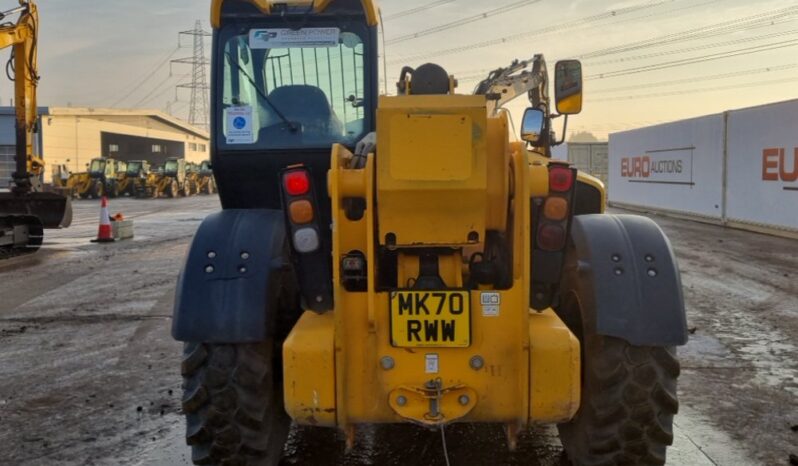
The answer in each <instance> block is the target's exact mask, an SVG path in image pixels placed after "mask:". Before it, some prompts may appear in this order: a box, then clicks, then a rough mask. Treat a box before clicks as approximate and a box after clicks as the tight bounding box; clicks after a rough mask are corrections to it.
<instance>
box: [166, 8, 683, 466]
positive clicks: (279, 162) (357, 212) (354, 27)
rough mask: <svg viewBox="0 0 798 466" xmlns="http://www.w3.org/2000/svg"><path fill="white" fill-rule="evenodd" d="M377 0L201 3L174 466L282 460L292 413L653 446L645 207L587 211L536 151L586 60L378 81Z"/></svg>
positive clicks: (577, 98)
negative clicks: (204, 15) (203, 51)
mask: <svg viewBox="0 0 798 466" xmlns="http://www.w3.org/2000/svg"><path fill="white" fill-rule="evenodd" d="M379 18H380V14H379V10H378V9H377V6H376V4H375V3H374V2H373V1H372V0H316V1H313V2H311V1H309V0H305V1H302V0H298V1H292V2H270V1H268V0H262V1H261V0H238V1H237V0H214V1H213V2H212V25H213V28H214V45H213V55H212V57H213V58H212V73H213V77H214V85H213V86H212V91H211V95H212V98H211V107H212V115H213V118H212V131H211V135H212V136H211V148H212V149H211V150H212V163H213V172H214V176H215V179H216V180H217V182H218V187H219V195H220V198H221V203H222V210H221V211H220V212H218V213H216V214H212V215H210V216H209V217H208V218H206V219H205V220H204V221H203V223H202V224H201V226H200V228H199V230H198V231H197V233H196V235H195V237H194V240H193V242H192V245H191V247H190V249H189V252H188V256H187V258H186V262H185V265H184V267H183V269H182V271H181V274H180V277H179V279H178V284H177V291H176V300H175V308H174V319H173V323H172V325H173V326H172V335H173V337H174V338H175V339H177V340H179V341H182V342H184V355H183V360H182V364H181V372H182V376H183V400H182V408H183V411H184V413H185V415H186V427H187V431H186V441H187V443H188V444H189V445H190V446H191V450H192V460H193V462H194V463H195V464H259V465H261V464H266V465H276V464H278V462H279V459H280V456H281V452H282V448H283V443H284V441H285V439H286V435H287V431H288V428H289V424H290V422H291V421H293V422H294V423H296V424H299V425H307V426H315V427H328V428H330V429H337V430H338V431H340V432H342V433H343V436H342V437H343V438H344V439H345V442H346V446H347V447H348V448H352V447H353V446H354V441H355V439H356V437H357V435H358V430H359V429H360V427H361V426H363V425H364V424H390V423H409V424H415V425H421V426H425V427H428V428H430V429H436V430H440V431H441V434H442V436H443V439H444V440H445V434H446V430H445V429H446V427H447V426H449V425H451V424H452V423H472V424H475V425H486V424H500V425H502V426H504V430H505V432H506V437H507V447H508V448H509V449H511V450H512V449H514V448H515V447H516V444H517V443H516V442H517V438H518V435H519V434H520V433H521V432H523V431H524V430H525V429H527V428H528V427H529V426H531V425H533V424H541V423H547V424H556V426H557V428H558V431H559V435H560V439H561V441H562V445H563V447H564V451H565V454H566V455H567V457H568V458H569V460H570V461H571V462H572V463H573V464H576V465H594V464H641V465H648V464H659V465H661V464H664V463H665V459H666V448H667V446H668V445H670V444H671V442H672V440H673V430H672V424H673V416H674V414H675V413H676V411H677V407H678V401H677V398H676V380H677V377H678V374H679V363H678V360H677V358H676V352H675V347H676V346H678V345H682V344H684V343H685V342H686V339H687V332H686V325H685V312H684V304H683V297H682V289H681V284H680V278H679V271H678V267H677V264H676V260H675V258H674V254H673V251H672V249H671V246H670V244H669V242H668V240H667V238H666V237H665V235H664V234H663V232H662V230H661V229H660V228H659V227H658V226H657V225H656V224H655V223H654V222H652V221H651V220H649V219H647V218H643V217H638V216H629V215H610V214H607V213H605V212H604V206H605V200H606V199H605V198H606V194H605V190H604V187H603V185H602V183H601V182H600V181H598V180H597V179H595V178H593V177H591V176H588V175H586V174H584V173H580V172H578V171H577V170H576V169H574V168H573V167H572V166H570V165H569V164H567V163H564V162H559V161H555V160H552V159H551V157H550V156H551V147H552V146H554V145H557V144H560V143H562V139H558V138H557V137H556V134H555V132H554V127H555V126H558V125H556V123H557V120H558V119H559V120H560V121H562V134H564V133H565V127H566V125H567V119H568V118H569V116H570V115H575V114H578V113H579V112H580V111H581V108H582V98H583V83H582V69H581V64H580V63H579V62H578V61H572V60H566V61H560V62H558V63H556V64H555V66H554V72H553V83H550V81H549V72H548V69H547V65H546V62H545V60H544V58H543V56H542V55H536V56H534V57H533V58H532V59H529V60H523V61H516V62H513V63H512V64H511V65H510V66H508V67H505V68H499V69H497V70H495V71H494V72H491V73H490V74H489V75H488V77H487V78H486V79H485V80H484V81H482V82H481V83H480V84H479V85H478V86H477V87H476V89H475V90H474V91H473V92H472V93H470V94H459V93H457V90H456V85H457V80H456V78H455V77H454V76H450V75H449V74H448V73H447V72H446V71H445V70H444V69H443V68H442V67H440V66H438V65H435V64H422V65H420V66H416V67H411V66H406V67H404V68H403V69H402V70H401V75H400V78H399V81H398V83H397V95H394V96H387V95H378V94H379V90H378V83H379V79H378V69H379V67H378V64H379V60H378V40H377V37H378V35H377V28H378V26H379ZM552 84H553V88H554V98H553V99H551V98H550V97H549V88H550V87H552ZM519 96H527V98H528V100H529V108H528V109H527V110H526V112H525V114H524V116H523V120H519V122H520V123H521V125H520V134H519V135H518V136H516V135H515V134H513V133H514V132H513V131H512V130H511V128H512V125H511V121H510V116H509V113H508V111H507V110H506V109H505V108H504V106H505V104H506V103H507V102H509V101H510V100H512V99H514V98H516V97H519ZM390 447H391V446H390V445H383V446H382V448H390ZM440 449H441V454H442V455H446V454H447V452H446V446H445V441H442V442H441V446H440ZM530 460H532V459H530ZM447 461H448V460H447Z"/></svg>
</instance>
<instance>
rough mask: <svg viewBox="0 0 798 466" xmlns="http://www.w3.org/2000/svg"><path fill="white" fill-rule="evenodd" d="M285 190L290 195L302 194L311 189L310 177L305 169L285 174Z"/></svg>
mask: <svg viewBox="0 0 798 466" xmlns="http://www.w3.org/2000/svg"><path fill="white" fill-rule="evenodd" d="M283 185H284V186H285V191H286V192H287V193H288V195H290V196H301V195H303V194H307V193H308V191H310V177H309V176H308V172H307V171H305V170H296V171H291V172H287V173H286V174H285V175H283Z"/></svg>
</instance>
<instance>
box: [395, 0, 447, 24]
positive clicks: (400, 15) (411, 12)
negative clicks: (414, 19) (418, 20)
mask: <svg viewBox="0 0 798 466" xmlns="http://www.w3.org/2000/svg"><path fill="white" fill-rule="evenodd" d="M454 1H455V0H438V1H437V2H432V3H428V4H426V5H424V6H418V7H415V8H410V9H407V10H404V11H399V12H397V13H394V14H391V15H387V16H386V17H384V18H383V21H390V20H392V19H399V18H404V17H405V16H410V15H414V14H416V13H421V12H422V11H427V10H431V9H433V8H436V7H439V6H441V5H446V4H447V3H452V2H454Z"/></svg>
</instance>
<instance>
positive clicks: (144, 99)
mask: <svg viewBox="0 0 798 466" xmlns="http://www.w3.org/2000/svg"><path fill="white" fill-rule="evenodd" d="M175 77H176V76H175V75H173V74H169V76H167V77H166V78H165V79H164V80H163V81H161V82H159V83H158V84H156V85H155V86H154V87H153V88H152V89H151V90H150V92H148V93H147V94H146V95H145V96H144V97H142V98H140V99H139V100H138V101H136V103H135V104H133V107H134V108H136V107H139V106H140V105H142V104H144V103H145V102H149V101H150V100H151V99H150V98H151V97H152V96H153V94H155V93H156V92H159V91H161V90H162V89H163V88H164V85H166V84H168V83H169V81H170V80H172V79H173V78H175Z"/></svg>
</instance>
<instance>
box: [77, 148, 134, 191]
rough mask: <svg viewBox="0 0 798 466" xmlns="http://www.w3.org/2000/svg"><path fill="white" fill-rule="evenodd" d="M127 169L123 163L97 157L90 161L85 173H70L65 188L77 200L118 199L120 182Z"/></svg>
mask: <svg viewBox="0 0 798 466" xmlns="http://www.w3.org/2000/svg"><path fill="white" fill-rule="evenodd" d="M126 169H127V167H126V164H125V162H122V161H119V160H115V159H110V158H103V157H97V158H94V159H92V160H91V163H90V164H88V167H87V169H86V171H85V172H81V173H72V174H71V175H70V177H69V180H68V181H67V186H68V187H69V188H71V189H72V192H73V193H74V196H75V197H76V198H78V199H99V198H101V197H103V196H108V197H112V198H114V197H118V196H119V195H120V193H121V191H120V186H119V185H120V181H121V180H122V179H124V173H125V170H126Z"/></svg>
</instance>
